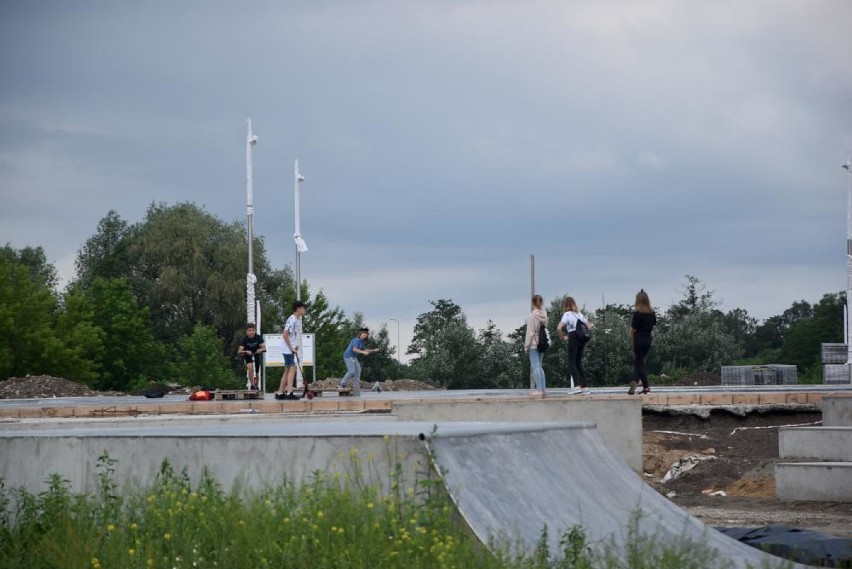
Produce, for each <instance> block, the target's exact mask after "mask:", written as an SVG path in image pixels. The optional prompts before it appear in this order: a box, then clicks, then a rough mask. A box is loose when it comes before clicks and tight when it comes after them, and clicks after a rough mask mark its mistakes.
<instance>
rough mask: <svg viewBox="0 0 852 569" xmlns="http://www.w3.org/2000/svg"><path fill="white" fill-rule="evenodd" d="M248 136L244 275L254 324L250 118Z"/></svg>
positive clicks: (253, 140)
mask: <svg viewBox="0 0 852 569" xmlns="http://www.w3.org/2000/svg"><path fill="white" fill-rule="evenodd" d="M246 126H247V128H248V134H247V135H246V195H247V199H246V215H247V217H248V219H247V221H246V232H247V234H248V273H246V322H256V315H255V302H254V284H255V283H256V282H257V277H255V276H254V255H253V250H252V247H253V245H254V243H253V241H254V196H253V195H252V179H251V178H252V163H251V153H252V148H254V145H255V144H257V137H256V136H255V135H253V134H252V132H251V118H247V119H246Z"/></svg>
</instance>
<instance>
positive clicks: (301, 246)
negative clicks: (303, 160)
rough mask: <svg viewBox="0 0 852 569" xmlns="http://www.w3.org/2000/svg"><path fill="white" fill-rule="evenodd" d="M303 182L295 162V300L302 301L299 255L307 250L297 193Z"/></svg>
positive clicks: (297, 164)
mask: <svg viewBox="0 0 852 569" xmlns="http://www.w3.org/2000/svg"><path fill="white" fill-rule="evenodd" d="M304 181H305V177H304V176H302V175H301V174H300V173H299V161H298V160H296V167H295V169H294V182H293V183H294V185H295V189H296V231H295V233H293V240H294V241H295V242H296V300H302V260H301V258H300V255H301V254H302V253H305V252H307V250H308V245H307V244H306V243H305V240H304V239H303V238H302V225H301V217H300V215H301V213H300V211H299V207H300V206H299V192H300V189H301V187H302V182H304Z"/></svg>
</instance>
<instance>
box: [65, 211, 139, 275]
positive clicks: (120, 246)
mask: <svg viewBox="0 0 852 569" xmlns="http://www.w3.org/2000/svg"><path fill="white" fill-rule="evenodd" d="M131 241H132V239H131V228H130V227H129V226H128V225H127V222H126V221H124V220H123V219H122V218H121V216H120V215H118V213H117V212H116V211H115V210H109V212H108V213H107V214H106V216H104V217H103V218H102V219H101V220H100V221H99V222H98V229H97V232H96V233H95V234H94V235H93V236H91V237H89V238H88V239H87V240H86V242H85V243H84V244H83V247H81V248H80V250H79V251H78V252H77V259H76V261H75V263H74V266H75V269H76V271H77V278H76V280H77V283H78V285H79V286H80V287H81V288H83V289H86V288H88V287H89V286H90V285H91V283H92V281H93V280H94V279H95V278H97V277H100V278H102V279H115V278H120V277H124V276H126V275H128V274H129V273H130V266H131V264H132V261H131V259H130V252H129V247H130V243H131Z"/></svg>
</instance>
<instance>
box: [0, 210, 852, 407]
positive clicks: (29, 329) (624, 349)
mask: <svg viewBox="0 0 852 569" xmlns="http://www.w3.org/2000/svg"><path fill="white" fill-rule="evenodd" d="M247 251H248V242H247V236H246V232H245V229H244V226H243V225H242V223H239V222H233V223H226V222H224V221H222V220H220V219H218V218H216V217H215V216H213V215H211V214H209V213H208V212H206V211H205V210H204V209H203V208H200V207H199V206H197V205H195V204H192V203H178V204H175V205H171V206H168V205H165V204H152V205H151V206H150V207H149V208H148V210H147V211H146V214H145V216H144V218H143V220H142V221H140V222H138V223H135V224H128V223H127V222H126V221H125V220H123V219H122V218H121V216H120V215H119V214H118V213H117V212H115V211H110V212H108V213H107V215H106V216H105V217H104V218H103V219H101V220H100V222H99V223H98V226H97V229H96V231H95V233H94V235H92V236H91V237H90V238H89V239H87V240H86V242H85V243H84V245H83V246H82V247H81V249H80V251H79V252H78V254H77V259H76V263H75V275H74V277H73V279H72V280H71V282H70V283H68V285H67V286H66V287H65V288H64V289H63V290H62V291H59V290H57V287H58V277H57V272H56V269H55V267H53V266H52V265H51V264H50V263H49V262H47V259H46V257H45V254H44V251H43V249H42V248H41V247H25V248H24V249H20V250H15V249H13V248H11V247H10V246H9V245H6V246H5V247H4V248H2V249H0V379H6V378H8V377H13V376H17V377H22V376H25V375H38V374H48V375H56V376H61V377H65V378H68V379H72V380H74V381H79V382H83V383H86V384H88V385H90V386H92V387H94V388H96V389H101V390H118V391H133V390H136V389H139V388H142V387H144V386H145V385H146V384H147V383H149V382H150V381H166V382H174V383H178V384H182V385H206V386H210V387H222V388H226V387H238V386H240V385H242V384H243V382H244V379H243V377H244V368H243V367H242V364H241V361H240V360H239V359H238V358H236V351H237V346H238V344H239V341H240V338H241V337H242V335H243V333H244V328H245V324H246V322H245V313H244V308H243V307H244V306H245V272H246V259H247ZM253 252H254V264H255V266H254V272H255V274H256V275H257V290H256V296H257V298H258V300H260V303H261V310H262V323H263V329H264V331H270V330H273V331H278V330H279V329H280V327H281V326H282V325H283V323H284V321H285V320H286V318H287V316H288V315H289V314H290V307H291V306H292V303H293V301H294V300H295V297H296V294H295V290H296V289H295V287H296V282H295V278H294V275H293V272H292V270H291V268H290V267H289V266H285V267H283V268H280V269H279V268H274V267H272V266H271V265H270V263H269V261H268V259H267V257H266V251H265V247H264V241H263V238H262V237H256V238H255V240H254V243H253ZM300 292H301V298H302V299H303V300H304V301H305V302H306V305H307V308H308V312H307V314H306V316H305V319H304V329H305V330H308V331H311V332H313V333H314V334H315V335H316V361H317V370H316V371H317V377H318V378H325V377H340V376H342V375H343V373H344V365H343V362H342V359H341V354H342V352H343V350H344V349H345V347H346V345H347V343H348V341H349V340H350V339H351V338H352V337H354V336H355V335H356V331H357V330H358V328H360V327H361V326H362V325H363V324H364V316H363V315H362V314H359V313H357V312H356V313H354V314H352V315H351V316H347V314H346V313H345V311H344V310H343V309H342V308H340V307H338V306H333V305H332V303H331V301H330V300H329V299H328V298H327V297H326V295H325V293H324V292H323V291H322V290H321V289H320V290H317V291H315V292H314V291H312V290H311V287H310V286H309V283H308V282H307V281H303V282H302V283H300ZM563 299H564V296H560V297H557V298H554V299H552V300H551V302H550V305H549V310H548V315H549V319H550V326H549V329H550V330H551V333H553V331H554V330H555V328H556V323H557V322H558V321H559V318H560V317H561V315H562V312H561V306H562V301H563ZM429 304H430V306H431V308H430V309H429V310H427V311H426V312H424V313H422V314H420V315H419V316H418V318H417V322H416V324H415V327H414V335H413V338H412V341H411V344H410V345H409V346H408V349H407V354H408V355H410V356H411V360H410V363H409V364H407V365H406V364H403V365H400V364H399V363H398V362H397V359H395V357H394V356H395V350H394V348H392V347H391V346H390V340H389V335H388V330H387V326H386V325H382V326H381V328H380V329H379V330H374V331H373V333H372V334H371V340H370V343H371V346H372V347H378V348H381V350H380V351H379V352H378V353H377V354H374V355H372V356H370V357H368V358H365V359H364V364H363V367H364V370H363V374H362V378H363V379H365V380H385V379H397V378H400V377H407V378H413V379H420V380H422V381H425V382H428V383H431V384H433V385H435V386H438V387H444V388H450V389H456V388H519V387H525V386H528V385H529V364H528V362H527V358H525V357H524V352H523V338H524V333H525V328H524V326H521V327H520V328H517V329H516V330H514V331H512V332H511V333H509V334H508V335H504V333H503V332H502V331H501V330H499V329H498V328H497V327H496V325H495V324H494V323H493V322H488V323H487V324H486V326H485V328H483V329H480V330H478V331H477V330H474V329H473V327H471V326H470V325H469V324H468V322H467V318H466V316H465V314H464V311H463V309H462V308H461V307H460V306H459V305H457V304H456V303H454V302H453V301H452V300H449V299H439V300H433V301H430V303H429ZM844 304H845V295H844V293H842V292H840V293H829V294H825V295H824V296H823V297H822V299H820V300H819V301H818V302H817V303H815V304H810V303H808V302H807V301H804V300H801V301H796V302H794V303H793V304H792V305H791V306H790V308H788V309H787V310H785V311H784V312H783V313H782V314H780V315H777V316H773V317H771V318H767V319H766V320H764V321H762V322H758V321H757V320H756V319H754V318H752V317H750V316H749V315H748V313H747V311H746V310H744V309H740V308H737V309H734V310H730V311H728V312H723V311H721V310H720V309H719V303H718V302H717V300H716V299H715V297H714V295H713V292H712V291H711V290H709V289H708V288H707V287H706V285H704V283H702V282H701V281H700V280H699V279H698V278H696V277H693V276H689V275H687V277H686V282H685V284H684V287H683V295H682V298H681V300H680V301H679V302H677V303H676V304H674V305H672V306H670V307H668V308H667V309H665V310H661V309H658V320H659V323H658V325H657V328H656V330H655V334H654V347H653V348H652V350H651V354H650V356H649V358H648V362H647V364H648V367H649V371H650V372H651V373H653V374H667V375H669V376H677V375H683V374H686V373H691V372H696V371H710V372H718V370H719V366H720V365H725V364H732V363H787V364H796V365H797V366H798V367H799V372H800V380H802V379H804V380H806V381H807V380H810V381H819V380H820V378H821V366H820V344H821V343H822V342H840V341H842V335H843V333H842V326H843V316H842V314H843V306H844ZM584 312H585V313H587V314H588V315H589V316H590V317H591V319H592V321H593V322H594V323H595V327H596V332H595V335H594V338H593V339H592V341H591V342H590V343H589V344H588V345H587V347H586V355H585V358H584V362H585V367H586V369H587V372H588V374H589V377H590V379H591V383H592V384H593V385H601V386H602V385H620V384H624V383H626V382H627V381H629V380H630V379H631V374H632V352H631V349H630V337H629V323H630V315H631V314H632V307H631V306H628V305H623V304H610V305H607V306H604V307H601V308H598V309H596V310H594V311H588V310H584ZM524 316H525V315H524V314H519V317H518V321H519V322H523V320H524ZM544 369H545V373H546V374H547V377H548V385H550V386H554V387H558V386H561V385H567V381H568V378H567V372H566V370H567V354H566V351H565V350H564V349H561V346H560V345H559V343H558V342H557V343H556V346H554V347H553V348H551V349H550V350H548V352H547V353H546V354H545V356H544ZM276 374H277V372H274V371H273V375H276ZM274 379H277V377H275V378H274ZM273 383H274V381H273Z"/></svg>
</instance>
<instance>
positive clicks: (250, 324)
mask: <svg viewBox="0 0 852 569" xmlns="http://www.w3.org/2000/svg"><path fill="white" fill-rule="evenodd" d="M249 328H257V326H255V325H254V322H249V323H248V324H246V330H248V329H249Z"/></svg>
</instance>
